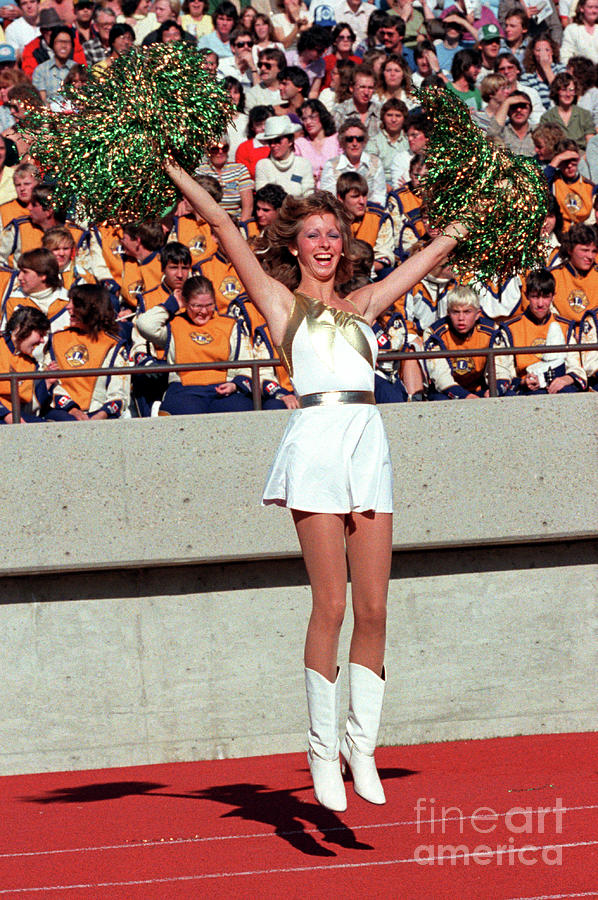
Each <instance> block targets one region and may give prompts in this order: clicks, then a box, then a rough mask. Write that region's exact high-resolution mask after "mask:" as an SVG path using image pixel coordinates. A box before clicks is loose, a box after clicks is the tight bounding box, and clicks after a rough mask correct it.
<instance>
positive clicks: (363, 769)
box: [340, 663, 386, 803]
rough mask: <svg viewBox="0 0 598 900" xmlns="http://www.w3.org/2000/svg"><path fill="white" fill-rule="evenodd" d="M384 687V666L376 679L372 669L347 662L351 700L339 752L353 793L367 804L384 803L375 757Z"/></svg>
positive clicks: (384, 798)
mask: <svg viewBox="0 0 598 900" xmlns="http://www.w3.org/2000/svg"><path fill="white" fill-rule="evenodd" d="M385 687H386V675H385V671H384V669H383V670H382V678H379V677H378V676H377V675H376V674H375V673H374V672H372V670H371V669H367V668H366V667H365V666H360V665H358V663H349V688H350V692H351V693H350V698H351V699H350V704H349V716H348V718H347V732H346V734H345V736H344V738H343V740H342V743H341V746H340V753H341V756H342V757H343V758H344V759H345V760H346V763H347V765H348V766H349V768H350V769H351V774H352V775H353V784H354V787H355V793H356V794H359V796H360V797H363V799H364V800H369V802H370V803H386V797H385V796H384V789H383V787H382V783H381V781H380V777H379V775H378V772H377V771H376V762H375V760H374V750H375V749H376V741H377V740H378V729H379V727H380V716H381V713H382V701H383V700H384V688H385Z"/></svg>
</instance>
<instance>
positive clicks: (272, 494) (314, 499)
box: [262, 404, 392, 513]
mask: <svg viewBox="0 0 598 900" xmlns="http://www.w3.org/2000/svg"><path fill="white" fill-rule="evenodd" d="M270 503H276V504H278V505H279V506H287V507H289V508H290V509H298V510H303V511H306V512H322V513H349V512H367V511H368V510H374V511H375V512H385V513H390V512H392V464H391V461H390V452H389V449H388V440H387V438H386V432H385V430H384V425H383V424H382V419H381V417H380V413H379V411H378V409H377V408H376V407H375V406H373V405H369V404H343V405H339V406H312V407H309V408H307V409H298V410H295V412H293V414H292V416H291V419H290V421H289V424H288V426H287V428H286V431H285V433H284V435H283V437H282V440H281V442H280V446H279V448H278V451H277V453H276V457H275V458H274V462H273V463H272V465H271V467H270V472H269V473H268V479H267V481H266V487H265V489H264V495H263V497H262V505H264V506H266V505H268V504H270Z"/></svg>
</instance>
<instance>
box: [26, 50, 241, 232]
mask: <svg viewBox="0 0 598 900" xmlns="http://www.w3.org/2000/svg"><path fill="white" fill-rule="evenodd" d="M64 95H65V97H66V98H67V100H68V101H69V102H70V105H71V106H72V108H73V112H52V111H50V110H48V109H41V110H39V109H31V110H30V112H29V113H28V115H27V118H26V120H25V122H24V123H23V130H24V131H26V132H27V134H28V135H29V136H31V135H32V136H33V138H34V143H33V146H32V148H31V151H30V153H31V156H32V157H33V159H35V160H36V162H37V163H38V164H39V166H40V167H41V169H42V171H43V172H44V174H45V175H46V176H47V177H49V178H51V179H53V180H54V181H55V188H54V190H53V201H54V203H55V204H56V205H57V206H64V207H72V206H73V204H75V205H76V209H77V213H78V215H79V216H80V217H85V218H89V219H90V220H91V221H95V222H103V221H106V222H109V223H123V222H128V221H142V220H145V219H151V218H156V217H159V216H160V215H162V214H163V213H164V212H165V210H167V209H168V208H169V207H172V206H173V204H174V203H176V201H177V198H178V197H177V191H176V189H175V187H174V185H173V184H172V182H171V181H170V179H169V178H168V177H167V176H166V174H165V173H164V171H163V169H162V163H163V161H164V160H165V159H166V158H167V157H169V156H172V157H174V158H175V159H176V160H177V162H179V163H180V164H181V166H182V167H183V168H185V169H187V171H193V170H194V169H195V168H196V167H197V166H198V165H199V163H200V162H201V161H202V157H203V154H204V152H205V149H206V147H208V146H209V145H210V144H212V143H214V142H215V141H218V140H219V139H220V138H221V136H222V133H223V131H224V130H225V128H226V126H227V123H228V122H229V121H230V120H231V118H232V116H233V113H234V108H233V106H232V103H231V100H230V97H229V94H228V91H227V90H226V88H224V87H223V86H222V85H220V84H218V82H217V81H216V80H215V79H214V77H213V76H212V75H210V74H209V73H208V72H207V71H206V70H205V69H204V68H203V66H202V57H201V54H200V53H199V52H198V51H197V49H196V48H195V47H191V46H189V45H188V44H186V43H182V42H177V43H170V44H152V45H151V46H149V47H144V48H137V47H134V48H132V50H131V51H130V52H129V53H127V54H125V55H123V56H120V57H118V58H116V59H115V60H114V62H113V63H112V65H111V66H110V67H109V68H106V69H100V68H98V67H97V66H96V67H94V69H93V70H91V71H90V74H89V80H88V82H87V83H86V84H84V85H83V86H82V87H78V88H75V87H72V86H71V87H68V88H66V89H65V90H64Z"/></svg>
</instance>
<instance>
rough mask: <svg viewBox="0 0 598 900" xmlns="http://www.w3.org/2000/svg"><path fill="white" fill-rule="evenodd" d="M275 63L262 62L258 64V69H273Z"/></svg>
mask: <svg viewBox="0 0 598 900" xmlns="http://www.w3.org/2000/svg"><path fill="white" fill-rule="evenodd" d="M273 65H274V63H268V62H260V63H258V64H257V67H258V69H271V68H272V66H273Z"/></svg>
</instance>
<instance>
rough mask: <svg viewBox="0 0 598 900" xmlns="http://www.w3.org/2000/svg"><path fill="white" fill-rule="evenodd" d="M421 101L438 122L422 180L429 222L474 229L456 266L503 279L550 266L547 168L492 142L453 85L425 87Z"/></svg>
mask: <svg viewBox="0 0 598 900" xmlns="http://www.w3.org/2000/svg"><path fill="white" fill-rule="evenodd" d="M419 99H420V102H421V104H422V106H423V108H424V111H425V113H426V115H427V116H428V118H429V119H430V120H431V122H432V134H431V137H430V140H429V144H428V149H427V151H426V163H427V168H428V171H427V174H426V175H425V176H424V177H423V179H422V194H423V198H424V201H425V205H426V212H427V215H428V218H429V221H430V225H431V226H432V227H433V228H435V229H438V230H440V231H441V232H442V231H443V230H444V229H445V228H446V227H447V226H448V225H449V224H450V223H451V222H462V223H463V224H464V225H465V226H466V227H467V229H468V231H469V235H468V237H467V238H466V239H465V240H463V241H461V242H460V243H459V244H458V245H457V247H456V248H455V250H454V252H453V254H452V255H451V257H450V263H451V265H452V267H453V269H454V271H455V272H456V273H457V274H458V275H460V276H461V277H465V278H469V279H474V280H476V281H480V282H481V281H487V280H497V281H500V280H503V279H505V278H507V277H509V276H510V275H513V274H515V273H517V272H521V271H523V270H525V269H530V268H535V267H537V266H542V265H544V258H543V253H542V247H541V229H542V225H543V223H544V220H545V218H546V213H547V209H548V188H547V184H546V179H545V178H544V174H543V172H542V170H541V169H540V167H539V166H538V165H537V164H536V163H535V162H534V161H533V160H531V159H528V158H527V157H524V156H515V155H513V154H512V153H510V152H509V151H508V150H505V149H502V148H500V147H498V146H496V145H495V144H493V143H492V142H491V141H489V140H488V139H487V138H486V137H485V135H484V134H483V133H482V132H481V131H480V129H479V128H478V127H477V125H475V124H474V123H473V122H472V120H471V116H470V112H469V110H468V108H467V107H466V106H465V104H463V103H462V102H461V101H460V100H459V99H458V98H457V97H456V96H455V95H454V94H453V93H452V92H451V91H449V90H448V89H445V88H425V89H423V90H421V91H419Z"/></svg>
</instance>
